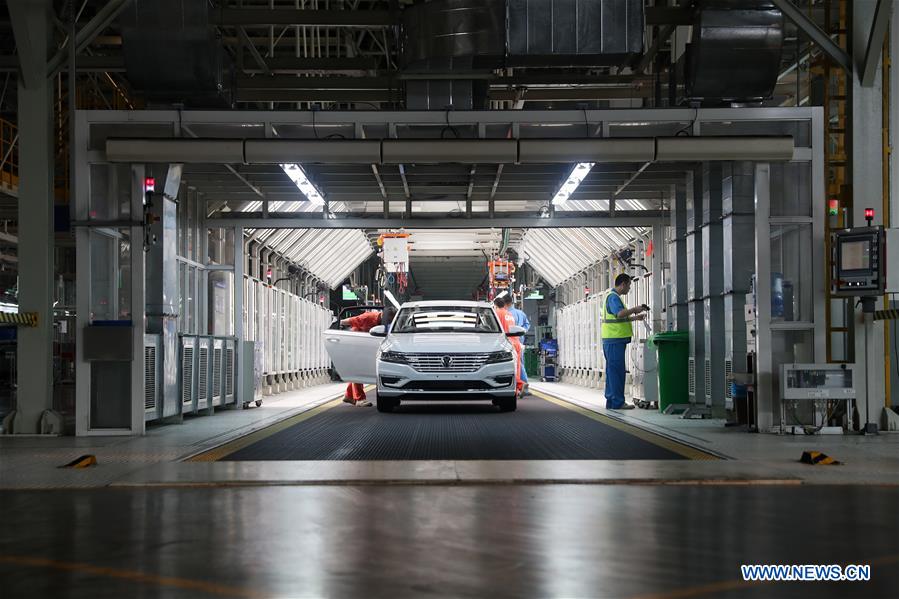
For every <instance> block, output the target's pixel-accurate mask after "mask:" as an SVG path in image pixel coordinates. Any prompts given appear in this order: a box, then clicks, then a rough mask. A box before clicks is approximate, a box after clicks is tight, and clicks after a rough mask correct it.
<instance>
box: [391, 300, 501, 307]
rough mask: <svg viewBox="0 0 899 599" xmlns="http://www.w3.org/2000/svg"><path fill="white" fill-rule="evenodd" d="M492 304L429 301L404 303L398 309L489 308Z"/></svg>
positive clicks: (464, 301) (465, 301)
mask: <svg viewBox="0 0 899 599" xmlns="http://www.w3.org/2000/svg"><path fill="white" fill-rule="evenodd" d="M492 306H493V304H488V303H487V302H473V301H469V300H429V301H426V302H406V303H404V304H403V305H402V306H400V308H490V307H492Z"/></svg>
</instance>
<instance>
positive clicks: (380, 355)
mask: <svg viewBox="0 0 899 599" xmlns="http://www.w3.org/2000/svg"><path fill="white" fill-rule="evenodd" d="M389 329H390V330H389V332H388V331H387V330H386V328H385V327H384V326H378V327H375V328H373V329H372V330H371V331H370V332H369V333H358V332H353V331H343V330H333V329H332V330H327V331H325V332H324V339H325V347H326V348H327V350H328V354H329V355H330V356H331V361H332V362H333V363H334V368H335V369H336V370H337V372H338V374H340V377H341V378H342V379H343V380H345V381H350V382H354V383H369V384H371V383H375V384H377V387H378V410H379V411H381V412H391V411H393V409H394V408H396V407H397V406H398V405H399V404H400V402H401V401H406V400H414V401H421V400H425V401H433V400H438V401H439V400H454V401H455V400H490V401H493V403H494V404H495V405H497V406H499V408H500V410H502V411H507V412H511V411H513V410H515V408H516V406H517V399H518V397H517V394H516V391H515V368H516V367H517V366H516V365H517V362H516V359H515V354H514V351H513V348H512V344H511V343H509V340H508V337H520V336H521V335H523V334H524V332H525V330H524V329H523V328H521V327H512V328H511V329H510V331H509V332H508V333H503V329H502V327H501V326H500V323H499V320H498V319H497V317H496V312H494V310H493V306H492V305H491V304H487V303H483V302H462V301H429V302H410V303H406V304H403V305H402V306H401V307H400V310H399V312H398V313H397V315H396V317H395V318H394V321H393V323H392V324H391V326H390V327H389Z"/></svg>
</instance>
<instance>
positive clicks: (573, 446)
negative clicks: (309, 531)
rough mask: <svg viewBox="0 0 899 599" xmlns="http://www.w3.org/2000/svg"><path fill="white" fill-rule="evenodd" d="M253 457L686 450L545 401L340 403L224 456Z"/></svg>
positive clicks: (643, 456)
mask: <svg viewBox="0 0 899 599" xmlns="http://www.w3.org/2000/svg"><path fill="white" fill-rule="evenodd" d="M222 459H223V460H225V461H249V460H666V459H670V460H676V459H684V458H683V456H681V455H679V454H676V453H674V452H672V451H669V450H667V449H664V448H662V447H659V446H657V445H653V444H652V443H649V442H648V441H644V440H643V439H640V438H639V437H636V436H633V435H630V434H628V433H625V432H623V431H620V430H618V429H616V428H613V427H611V426H608V425H606V424H603V423H601V422H597V421H596V420H593V419H592V418H587V417H586V416H582V415H581V414H578V413H577V412H574V411H572V410H569V409H566V408H564V407H561V406H558V405H555V404H553V403H550V402H548V401H545V400H542V399H539V398H536V397H527V398H526V399H523V400H520V401H519V402H518V410H517V411H515V412H508V413H501V412H498V411H497V410H496V408H494V407H493V406H491V405H490V404H489V403H483V404H482V403H461V402H460V403H440V404H426V403H421V404H414V403H412V404H403V405H402V406H400V407H399V408H398V409H397V410H396V412H394V413H393V414H381V413H379V412H378V411H377V410H376V409H375V408H374V407H371V408H357V407H353V406H350V405H344V404H341V405H339V406H337V407H334V408H331V409H329V410H327V411H326V412H323V413H321V414H318V415H317V416H314V417H312V418H310V419H309V420H306V421H303V422H300V423H298V424H296V425H294V426H292V427H290V428H287V429H284V430H283V431H280V432H277V433H275V434H273V435H272V436H270V437H267V438H265V439H262V440H260V441H257V442H256V443H254V444H252V445H249V446H247V447H245V448H243V449H240V450H238V451H236V452H234V453H232V454H230V455H228V456H226V457H224V458H222Z"/></svg>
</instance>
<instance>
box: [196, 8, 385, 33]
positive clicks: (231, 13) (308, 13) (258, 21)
mask: <svg viewBox="0 0 899 599" xmlns="http://www.w3.org/2000/svg"><path fill="white" fill-rule="evenodd" d="M209 22H210V23H212V24H213V25H220V26H226V27H227V26H237V25H242V26H247V27H249V26H264V25H293V26H311V27H361V28H368V29H380V28H382V27H392V26H394V25H397V24H398V22H397V19H396V17H395V16H394V15H392V14H391V13H390V11H388V10H298V9H293V8H280V9H267V8H220V9H212V10H210V11H209Z"/></svg>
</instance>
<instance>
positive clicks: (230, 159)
mask: <svg viewBox="0 0 899 599" xmlns="http://www.w3.org/2000/svg"><path fill="white" fill-rule="evenodd" d="M243 146H244V140H242V139H112V138H110V139H107V140H106V159H107V160H108V161H110V162H151V163H152V162H159V163H163V164H171V163H181V164H203V163H213V164H242V163H243V161H244V154H243Z"/></svg>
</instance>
